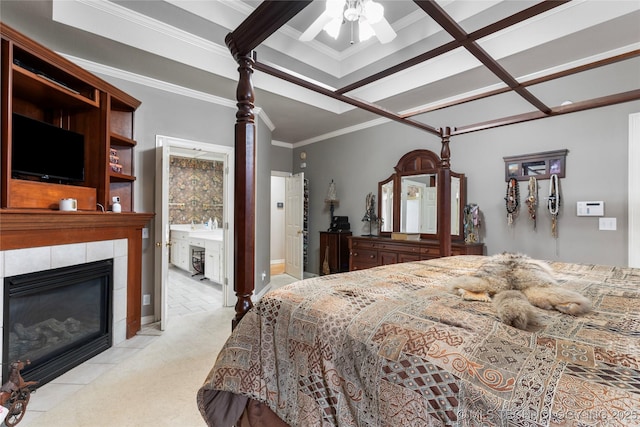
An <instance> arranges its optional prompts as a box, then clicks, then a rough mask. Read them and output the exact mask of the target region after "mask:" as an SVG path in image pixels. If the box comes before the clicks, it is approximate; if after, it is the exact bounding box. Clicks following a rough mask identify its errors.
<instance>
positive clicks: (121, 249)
mask: <svg viewBox="0 0 640 427" xmlns="http://www.w3.org/2000/svg"><path fill="white" fill-rule="evenodd" d="M128 254H129V245H128V244H127V239H118V240H114V241H113V256H114V257H115V258H118V257H126V256H127V255H128Z"/></svg>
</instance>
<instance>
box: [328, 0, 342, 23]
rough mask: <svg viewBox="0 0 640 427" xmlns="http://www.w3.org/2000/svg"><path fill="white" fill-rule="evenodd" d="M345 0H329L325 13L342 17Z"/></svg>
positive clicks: (334, 16)
mask: <svg viewBox="0 0 640 427" xmlns="http://www.w3.org/2000/svg"><path fill="white" fill-rule="evenodd" d="M344 5H345V0H327V4H326V5H325V13H326V14H327V15H329V16H330V17H332V18H334V19H335V18H342V11H343V10H344Z"/></svg>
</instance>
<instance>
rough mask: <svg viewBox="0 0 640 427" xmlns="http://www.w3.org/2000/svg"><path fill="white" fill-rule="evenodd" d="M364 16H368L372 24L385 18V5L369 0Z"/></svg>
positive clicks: (365, 6) (365, 5)
mask: <svg viewBox="0 0 640 427" xmlns="http://www.w3.org/2000/svg"><path fill="white" fill-rule="evenodd" d="M364 16H366V18H367V21H369V23H370V24H376V23H378V22H380V20H381V19H382V18H384V6H382V5H381V4H380V3H376V2H374V1H373V0H370V1H367V2H366V3H365V4H364ZM372 31H373V30H372Z"/></svg>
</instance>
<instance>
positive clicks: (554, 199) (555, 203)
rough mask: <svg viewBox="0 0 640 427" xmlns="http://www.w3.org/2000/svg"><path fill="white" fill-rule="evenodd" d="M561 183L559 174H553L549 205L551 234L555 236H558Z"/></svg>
mask: <svg viewBox="0 0 640 427" xmlns="http://www.w3.org/2000/svg"><path fill="white" fill-rule="evenodd" d="M559 185H560V183H559V181H558V175H557V174H553V175H551V178H550V180H549V199H548V201H547V207H548V208H549V213H550V214H551V235H552V236H553V237H555V238H557V237H558V213H559V211H560V187H559Z"/></svg>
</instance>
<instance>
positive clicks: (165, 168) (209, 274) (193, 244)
mask: <svg viewBox="0 0 640 427" xmlns="http://www.w3.org/2000/svg"><path fill="white" fill-rule="evenodd" d="M172 158H174V159H177V158H179V159H187V160H186V163H189V160H188V159H191V161H192V163H194V164H197V165H203V164H204V165H206V164H207V162H210V163H214V162H215V163H219V165H217V166H216V167H220V168H221V169H222V171H223V172H222V177H221V179H222V183H221V186H220V187H221V189H222V193H223V196H222V198H221V200H222V203H221V204H222V206H213V202H212V201H209V200H206V201H203V200H202V198H196V197H193V198H192V199H193V200H191V199H190V200H180V201H172V200H171V199H170V197H169V194H170V192H169V189H170V188H169V187H170V182H171V180H170V177H171V167H170V164H171V159H172ZM181 161H182V160H181ZM232 169H233V148H232V147H227V146H220V145H215V144H209V143H203V142H198V141H190V140H184V139H180V138H174V137H168V136H160V135H159V136H156V228H155V232H156V249H157V250H156V278H157V280H156V289H155V295H156V298H155V306H154V311H155V317H156V321H159V322H160V328H161V329H163V330H164V329H165V328H166V326H167V320H168V318H169V317H170V313H169V307H168V302H169V293H168V283H169V280H168V278H169V269H170V265H171V264H175V265H179V264H181V263H182V264H183V269H182V270H184V272H183V273H184V274H182V277H178V279H179V280H180V282H181V283H182V282H184V280H189V279H191V278H190V277H189V276H191V273H192V271H193V272H194V273H199V274H200V275H201V277H196V278H195V280H199V279H200V278H203V279H205V280H214V281H215V282H218V283H219V284H220V286H221V294H222V298H221V301H220V305H225V306H230V305H233V304H234V303H235V299H234V297H233V289H230V288H231V285H230V284H232V283H233V278H232V277H231V276H232V275H233V265H232V263H233V170H232ZM203 179H204V180H205V181H206V179H207V178H203V177H202V176H201V175H197V174H194V177H193V180H194V181H198V180H203ZM188 184H191V183H186V184H181V185H188ZM195 184H196V185H197V184H198V183H197V182H196V183H195ZM203 185H206V184H203ZM198 203H207V204H209V205H211V206H207V207H205V208H206V209H208V210H206V212H215V214H213V213H211V214H209V213H207V215H210V217H211V220H210V219H209V217H207V218H203V219H201V220H200V219H198V218H191V217H189V219H187V220H184V218H186V216H184V217H181V216H179V217H180V218H181V219H182V220H183V221H182V222H186V223H185V224H171V221H170V218H171V215H170V208H171V207H173V208H176V207H177V208H180V207H181V206H182V204H184V206H183V207H184V209H186V208H187V207H189V208H191V207H192V206H187V205H192V204H198ZM171 204H176V205H177V206H171ZM215 204H216V205H218V204H219V203H215ZM197 212H202V211H200V210H198V211H197ZM199 215H200V216H202V215H201V214H199ZM217 215H219V216H220V218H218V217H217ZM213 216H216V218H215V220H214V218H213ZM174 217H175V215H174ZM172 229H173V230H172ZM172 231H173V236H172ZM178 240H179V241H178ZM214 241H215V242H214ZM214 243H215V244H214ZM170 252H171V253H172V254H173V256H170ZM196 258H199V260H196ZM196 261H199V262H198V263H196ZM194 263H195V264H194ZM196 264H197V265H198V268H195V267H194V269H193V270H192V269H191V266H195V265H196ZM214 266H215V268H213V267H214ZM199 270H202V271H199ZM194 276H196V274H194ZM173 277H174V278H176V276H175V275H173Z"/></svg>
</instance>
